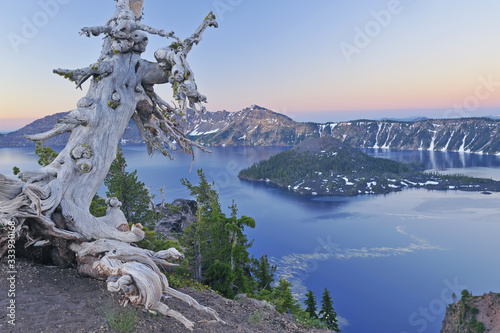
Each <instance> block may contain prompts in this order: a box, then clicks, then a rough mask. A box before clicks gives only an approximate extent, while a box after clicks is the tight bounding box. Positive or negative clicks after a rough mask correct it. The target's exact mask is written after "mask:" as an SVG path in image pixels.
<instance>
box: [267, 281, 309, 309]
mask: <svg viewBox="0 0 500 333" xmlns="http://www.w3.org/2000/svg"><path fill="white" fill-rule="evenodd" d="M291 285H292V284H291V283H290V282H288V281H287V280H286V279H285V278H283V277H282V278H280V279H279V282H278V285H277V286H276V287H274V288H273V291H272V297H273V300H274V302H273V303H274V304H275V305H276V310H278V312H280V313H291V314H298V313H299V312H300V311H301V310H302V309H301V307H300V304H299V302H298V301H297V299H296V298H295V297H293V295H292V290H291V289H290V287H291Z"/></svg>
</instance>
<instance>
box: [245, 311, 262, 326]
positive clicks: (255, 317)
mask: <svg viewBox="0 0 500 333" xmlns="http://www.w3.org/2000/svg"><path fill="white" fill-rule="evenodd" d="M265 314H266V312H265V311H264V310H257V311H255V312H254V313H253V314H252V315H251V316H250V317H248V320H247V321H248V322H249V323H253V324H257V323H262V322H263V321H264V318H265V317H264V316H265Z"/></svg>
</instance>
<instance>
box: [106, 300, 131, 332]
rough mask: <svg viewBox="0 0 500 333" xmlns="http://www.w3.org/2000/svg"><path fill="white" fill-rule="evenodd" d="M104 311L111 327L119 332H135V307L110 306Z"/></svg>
mask: <svg viewBox="0 0 500 333" xmlns="http://www.w3.org/2000/svg"><path fill="white" fill-rule="evenodd" d="M103 312H104V317H105V318H106V321H107V322H108V324H109V327H110V328H112V329H113V330H116V331H118V332H126V333H128V332H133V330H134V327H135V324H136V321H137V314H136V313H135V311H134V310H133V309H131V308H130V307H129V308H126V309H125V308H121V307H118V306H109V307H107V308H105V309H104V311H103Z"/></svg>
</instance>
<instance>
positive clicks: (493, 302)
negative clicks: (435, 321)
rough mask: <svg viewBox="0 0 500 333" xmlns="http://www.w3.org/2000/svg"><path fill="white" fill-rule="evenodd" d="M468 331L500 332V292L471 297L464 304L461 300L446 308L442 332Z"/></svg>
mask: <svg viewBox="0 0 500 333" xmlns="http://www.w3.org/2000/svg"><path fill="white" fill-rule="evenodd" d="M480 323H482V325H481V324H480ZM480 327H483V328H484V330H483V328H480ZM468 332H500V294H497V293H492V292H490V293H488V294H484V295H482V296H474V297H470V298H469V299H468V300H467V301H466V302H465V303H464V304H463V303H462V301H461V300H460V301H458V302H456V303H454V304H452V305H450V306H449V307H448V308H447V309H446V316H445V319H444V320H443V328H442V329H441V333H468Z"/></svg>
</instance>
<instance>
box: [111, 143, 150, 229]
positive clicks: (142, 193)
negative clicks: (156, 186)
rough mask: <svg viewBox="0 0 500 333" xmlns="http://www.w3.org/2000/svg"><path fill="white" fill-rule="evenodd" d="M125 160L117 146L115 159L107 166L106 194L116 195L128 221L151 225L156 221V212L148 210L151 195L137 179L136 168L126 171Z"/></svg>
mask: <svg viewBox="0 0 500 333" xmlns="http://www.w3.org/2000/svg"><path fill="white" fill-rule="evenodd" d="M126 168H127V162H126V161H125V157H124V156H123V153H122V150H121V148H120V147H118V152H117V153H116V159H115V160H114V161H113V163H112V164H111V167H110V168H109V172H108V175H107V176H106V179H104V184H105V185H106V187H107V188H108V190H107V192H106V196H107V197H108V198H111V197H116V198H118V200H120V202H121V203H122V206H121V207H120V208H121V210H122V211H123V213H124V214H125V217H126V218H127V221H128V222H132V223H134V224H135V223H141V224H143V225H146V226H153V225H155V224H156V222H157V221H158V216H157V214H156V213H155V212H154V211H152V210H150V209H149V208H150V202H151V197H150V194H149V191H148V189H147V188H146V185H145V184H144V183H143V182H141V181H140V180H138V179H137V170H134V171H132V172H128V171H127V170H126Z"/></svg>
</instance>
